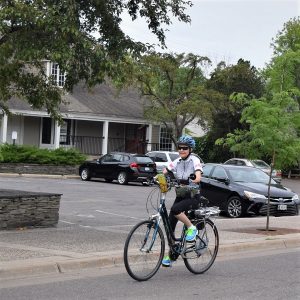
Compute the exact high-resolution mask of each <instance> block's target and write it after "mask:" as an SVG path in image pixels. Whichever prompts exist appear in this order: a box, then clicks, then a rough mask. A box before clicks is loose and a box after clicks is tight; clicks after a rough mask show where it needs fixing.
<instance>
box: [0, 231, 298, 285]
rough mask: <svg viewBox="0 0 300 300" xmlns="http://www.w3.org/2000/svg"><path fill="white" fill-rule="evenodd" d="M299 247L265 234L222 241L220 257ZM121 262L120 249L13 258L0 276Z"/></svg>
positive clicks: (295, 240)
mask: <svg viewBox="0 0 300 300" xmlns="http://www.w3.org/2000/svg"><path fill="white" fill-rule="evenodd" d="M298 247H300V238H299V237H292V238H285V239H284V238H267V239H264V240H256V241H249V242H236V243H234V242H233V243H230V244H221V245H220V247H219V253H218V256H219V257H224V256H229V255H232V254H233V253H242V252H254V251H261V250H275V249H290V248H298ZM119 265H123V251H114V252H113V254H112V255H110V254H109V253H105V254H103V253H99V254H97V253H94V254H93V256H91V257H83V258H72V259H70V258H69V259H63V258H61V257H60V258H59V259H57V258H56V257H51V258H45V259H44V260H43V259H42V260H41V261H38V262H37V261H32V260H26V261H14V262H13V263H12V262H8V263H7V264H5V263H1V264H0V279H5V278H12V277H14V278H15V277H24V276H33V275H41V274H64V273H70V272H74V271H80V270H88V269H91V268H96V269H102V268H107V267H113V266H119Z"/></svg>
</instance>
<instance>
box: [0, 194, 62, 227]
mask: <svg viewBox="0 0 300 300" xmlns="http://www.w3.org/2000/svg"><path fill="white" fill-rule="evenodd" d="M60 198H61V194H52V193H36V192H26V191H16V190H3V189H0V230H1V229H11V228H18V227H51V226H54V225H56V224H57V223H58V219H59V205H60Z"/></svg>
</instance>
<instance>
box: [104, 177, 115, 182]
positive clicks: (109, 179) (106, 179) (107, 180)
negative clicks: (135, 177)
mask: <svg viewBox="0 0 300 300" xmlns="http://www.w3.org/2000/svg"><path fill="white" fill-rule="evenodd" d="M104 180H105V181H106V182H112V181H113V179H111V178H104Z"/></svg>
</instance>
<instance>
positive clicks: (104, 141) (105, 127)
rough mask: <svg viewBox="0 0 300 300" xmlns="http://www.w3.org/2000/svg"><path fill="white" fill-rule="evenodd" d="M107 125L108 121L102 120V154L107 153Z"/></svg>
mask: <svg viewBox="0 0 300 300" xmlns="http://www.w3.org/2000/svg"><path fill="white" fill-rule="evenodd" d="M108 127H109V122H108V121H104V122H103V133H102V136H103V137H104V138H103V140H102V154H106V153H107V145H108Z"/></svg>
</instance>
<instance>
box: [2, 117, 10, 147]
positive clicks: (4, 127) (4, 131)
mask: <svg viewBox="0 0 300 300" xmlns="http://www.w3.org/2000/svg"><path fill="white" fill-rule="evenodd" d="M7 120H8V118H7V115H6V114H3V115H2V120H1V143H3V144H4V143H6V141H7Z"/></svg>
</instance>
